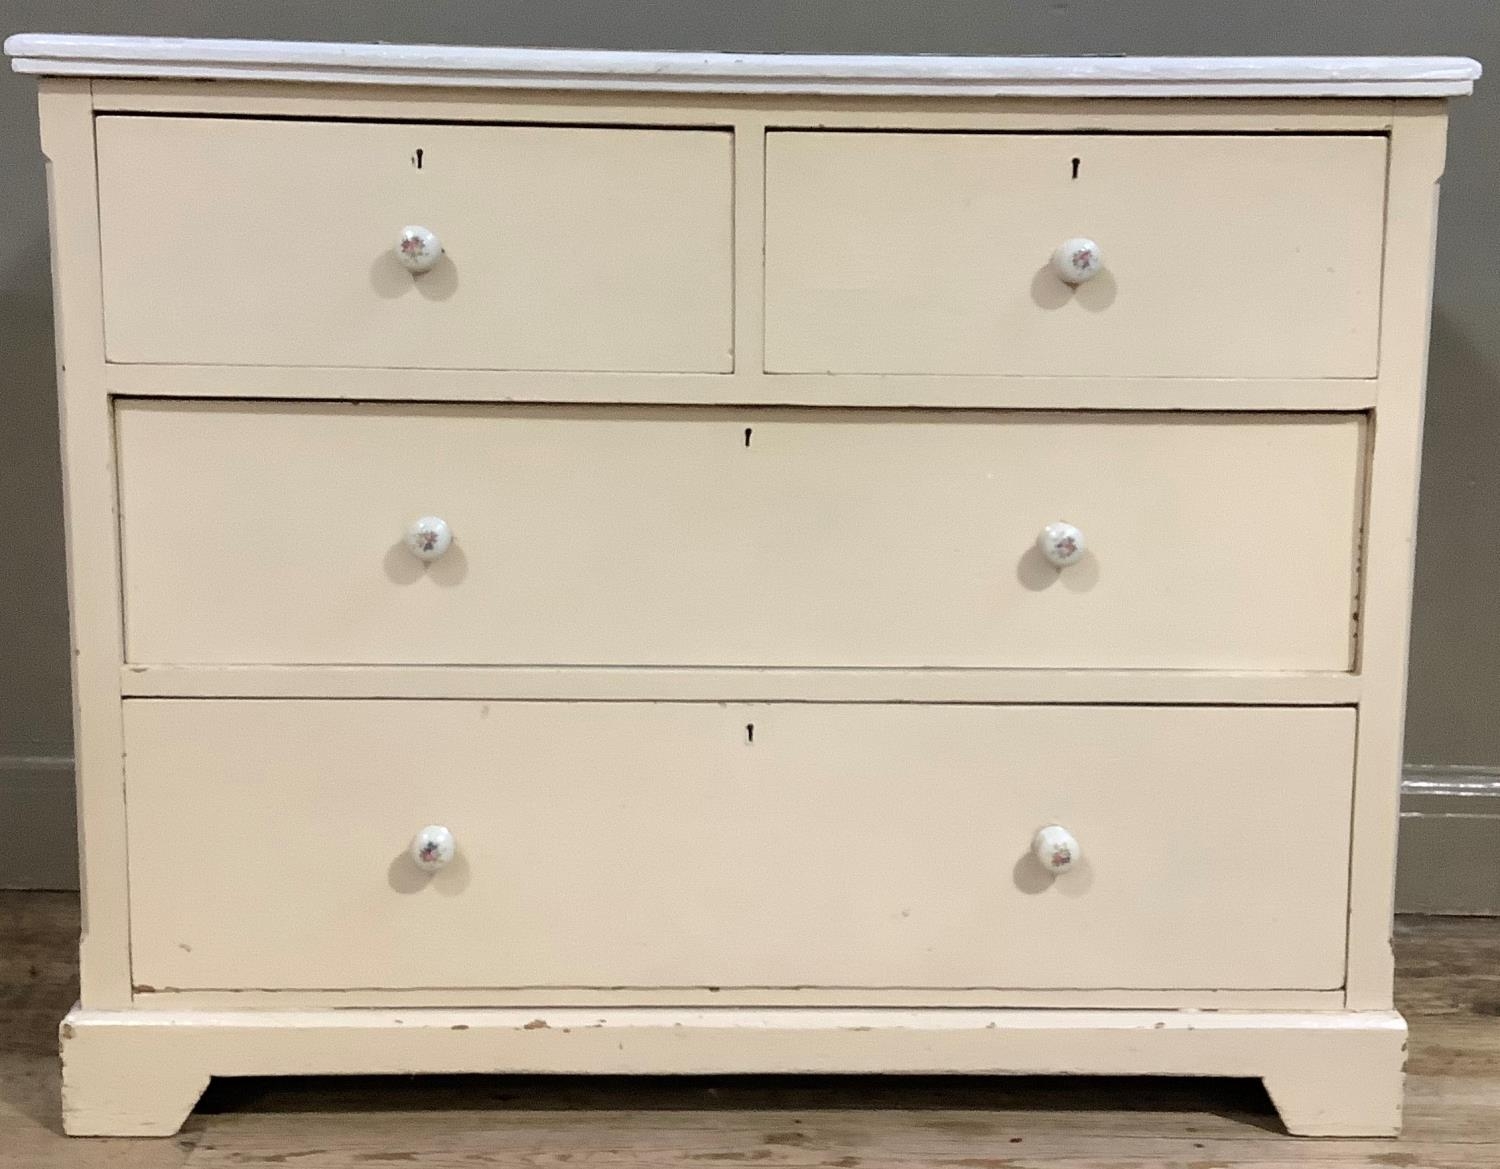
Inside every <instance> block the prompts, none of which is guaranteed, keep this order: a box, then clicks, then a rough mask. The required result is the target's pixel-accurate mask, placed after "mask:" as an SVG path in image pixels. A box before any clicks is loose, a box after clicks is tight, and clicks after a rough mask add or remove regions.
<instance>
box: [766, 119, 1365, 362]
mask: <svg viewBox="0 0 1500 1169" xmlns="http://www.w3.org/2000/svg"><path fill="white" fill-rule="evenodd" d="M1385 159H1386V140H1385V139H1384V138H1383V137H1379V136H1362V137H1359V136H1324V135H1320V136H1311V135H1271V136H1244V135H1195V134H1182V135H1149V134H1107V135H1105V134H1081V135H1071V134H973V133H957V134H946V133H928V134H913V133H824V132H792V131H784V132H779V133H772V134H770V135H769V136H768V137H767V144H766V366H767V368H768V369H770V370H772V371H778V372H832V373H910V374H1031V375H1047V374H1056V375H1088V376H1112V377H1202V378H1213V377H1233V378H1262V377H1285V378H1304V377H1305V378H1317V377H1370V376H1372V375H1373V374H1374V373H1375V372H1376V364H1377V363H1376V347H1377V342H1378V339H1379V301H1380V287H1381V255H1382V246H1383V230H1382V220H1383V215H1384V207H1385ZM1078 238H1084V239H1091V240H1093V241H1094V242H1095V243H1096V244H1097V245H1098V248H1099V250H1100V254H1101V255H1102V257H1103V268H1102V270H1101V271H1100V272H1099V273H1098V274H1097V275H1096V276H1095V277H1094V278H1093V279H1091V280H1089V281H1088V282H1086V283H1083V284H1078V285H1076V287H1075V286H1070V285H1069V284H1067V283H1065V282H1064V281H1063V280H1062V279H1060V278H1059V277H1058V276H1057V275H1056V274H1055V273H1054V272H1053V270H1052V269H1051V267H1050V260H1051V257H1052V255H1053V252H1054V250H1055V249H1057V248H1058V246H1059V245H1060V244H1062V243H1063V242H1064V241H1065V240H1069V239H1078Z"/></svg>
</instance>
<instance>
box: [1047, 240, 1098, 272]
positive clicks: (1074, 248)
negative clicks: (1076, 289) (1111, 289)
mask: <svg viewBox="0 0 1500 1169" xmlns="http://www.w3.org/2000/svg"><path fill="white" fill-rule="evenodd" d="M1052 270H1053V271H1054V272H1056V273H1057V276H1058V279H1059V280H1062V281H1063V282H1064V283H1067V284H1082V283H1084V282H1085V281H1087V280H1092V279H1093V278H1094V277H1095V276H1097V275H1099V273H1100V272H1102V271H1104V257H1103V255H1102V254H1101V253H1100V251H1099V245H1098V244H1096V243H1095V242H1094V241H1093V240H1091V239H1084V238H1083V237H1082V236H1077V237H1075V238H1073V239H1065V240H1063V242H1062V243H1060V244H1058V245H1057V251H1055V252H1053V253H1052Z"/></svg>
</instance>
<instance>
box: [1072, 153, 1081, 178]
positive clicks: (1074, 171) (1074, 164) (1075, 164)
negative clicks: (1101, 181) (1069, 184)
mask: <svg viewBox="0 0 1500 1169" xmlns="http://www.w3.org/2000/svg"><path fill="white" fill-rule="evenodd" d="M1082 161H1083V160H1082V159H1080V158H1075V159H1074V160H1073V177H1074V178H1075V179H1076V178H1077V177H1078V164H1079V163H1081V162H1082Z"/></svg>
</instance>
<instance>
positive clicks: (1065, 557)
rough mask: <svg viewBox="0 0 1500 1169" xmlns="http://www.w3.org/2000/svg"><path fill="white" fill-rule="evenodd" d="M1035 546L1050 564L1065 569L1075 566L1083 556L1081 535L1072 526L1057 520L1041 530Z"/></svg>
mask: <svg viewBox="0 0 1500 1169" xmlns="http://www.w3.org/2000/svg"><path fill="white" fill-rule="evenodd" d="M1036 546H1037V547H1038V548H1039V549H1041V552H1042V555H1043V556H1045V557H1046V558H1047V560H1048V561H1049V562H1050V563H1052V564H1055V565H1057V567H1058V568H1067V567H1068V565H1070V564H1077V563H1078V560H1079V558H1080V557H1081V556H1082V555H1083V548H1084V544H1083V533H1082V532H1080V531H1079V530H1078V529H1077V528H1075V527H1074V526H1073V525H1072V524H1065V523H1063V522H1062V521H1061V520H1059V521H1058V522H1057V523H1055V524H1048V525H1047V526H1046V527H1045V528H1043V529H1042V532H1041V535H1039V536H1038V537H1037V538H1036Z"/></svg>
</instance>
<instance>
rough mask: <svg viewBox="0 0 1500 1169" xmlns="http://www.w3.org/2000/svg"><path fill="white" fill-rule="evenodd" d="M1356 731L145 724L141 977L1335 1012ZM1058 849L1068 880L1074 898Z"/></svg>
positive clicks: (876, 710) (355, 714) (865, 719)
mask: <svg viewBox="0 0 1500 1169" xmlns="http://www.w3.org/2000/svg"><path fill="white" fill-rule="evenodd" d="M1354 722H1355V718H1354V713H1353V711H1352V710H1349V709H1337V708H1324V709H1316V708H1308V709H1254V708H1212V707H1208V708H1203V707H1199V708H1173V707H1136V708H1118V707H1039V706H1033V707H1025V706H1021V707H1017V706H1011V707H1004V706H1002V707H986V706H941V707H922V706H911V705H898V706H883V705H799V704H752V705H722V704H715V703H688V704H672V703H629V702H626V703H576V704H574V703H529V702H508V703H502V702H494V703H484V702H457V701H425V702H424V701H285V700H264V701H183V700H156V699H138V700H131V701H128V702H127V703H126V705H125V747H126V785H127V797H128V798H127V807H128V819H129V863H130V898H131V915H130V928H131V961H132V965H133V971H134V979H135V981H136V982H137V983H138V984H142V985H146V986H150V987H153V988H156V989H163V988H168V987H175V988H247V987H248V988H268V989H269V988H350V987H372V988H426V987H529V986H535V987H558V986H576V987H672V986H682V987H687V986H694V987H700V986H701V987H750V986H765V987H796V986H822V987H849V988H854V989H858V988H871V987H894V988H924V987H926V988H956V987H979V988H984V987H996V988H1005V987H1012V988H1015V987H1038V988H1169V989H1170V988H1220V989H1230V988H1307V989H1328V988H1335V987H1338V986H1340V985H1342V982H1343V961H1344V940H1343V939H1344V918H1345V912H1346V887H1347V865H1348V850H1349V824H1350V798H1351V787H1352V778H1351V775H1352V766H1353V741H1354ZM429 825H436V826H441V827H443V828H446V829H447V830H448V831H449V832H450V833H451V834H452V836H453V838H454V840H455V841H456V851H455V854H454V856H453V859H452V860H451V862H450V863H449V864H448V865H447V866H446V867H444V868H441V869H439V870H438V871H436V872H435V873H433V874H426V873H424V872H423V871H422V870H421V869H419V868H418V867H417V865H416V864H415V862H414V861H413V860H412V858H411V857H410V855H409V853H408V844H409V842H410V841H411V840H412V838H413V836H414V834H416V833H418V832H419V831H421V830H422V829H423V828H424V827H426V826H429ZM1049 825H1059V826H1062V827H1063V828H1064V829H1066V831H1068V832H1070V833H1072V834H1073V836H1074V837H1075V838H1076V841H1077V844H1078V846H1079V848H1080V850H1081V854H1082V855H1081V859H1078V860H1076V863H1075V866H1074V868H1073V869H1072V870H1071V871H1068V872H1066V873H1064V874H1063V875H1061V876H1053V875H1051V874H1050V873H1048V872H1047V871H1046V870H1044V869H1043V868H1042V867H1041V864H1040V862H1039V861H1038V860H1037V859H1036V858H1035V855H1034V854H1033V852H1032V844H1033V838H1034V835H1035V834H1036V833H1037V832H1038V830H1039V829H1041V828H1043V827H1046V826H1049ZM854 997H855V998H857V996H854Z"/></svg>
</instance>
